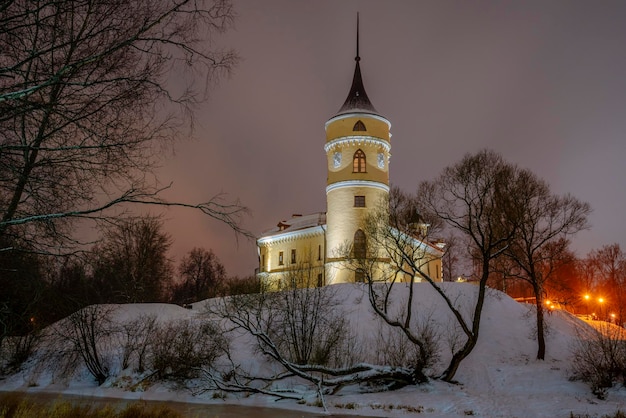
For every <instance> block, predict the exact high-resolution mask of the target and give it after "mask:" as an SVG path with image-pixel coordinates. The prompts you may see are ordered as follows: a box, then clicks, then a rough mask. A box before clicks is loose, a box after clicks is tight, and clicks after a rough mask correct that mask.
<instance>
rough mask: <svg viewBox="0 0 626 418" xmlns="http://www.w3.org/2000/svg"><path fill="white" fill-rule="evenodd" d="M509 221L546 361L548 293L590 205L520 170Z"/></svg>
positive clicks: (510, 250) (511, 249) (512, 250)
mask: <svg viewBox="0 0 626 418" xmlns="http://www.w3.org/2000/svg"><path fill="white" fill-rule="evenodd" d="M510 182H511V184H512V188H510V191H509V193H510V195H509V198H510V200H511V202H512V204H509V205H507V213H506V216H507V219H508V220H509V222H511V224H512V227H514V228H515V231H516V233H515V236H514V239H513V240H511V245H509V246H508V247H507V248H506V250H505V252H506V255H507V256H508V257H509V258H510V259H511V260H512V261H513V262H514V264H515V265H516V266H517V267H518V268H519V271H520V273H521V275H520V278H522V279H524V280H526V281H528V282H529V283H530V284H531V286H532V288H533V293H534V296H535V302H536V303H535V306H536V313H537V315H536V320H537V321H536V326H537V358H538V359H540V360H543V359H544V358H545V352H546V346H545V344H546V343H545V332H544V319H543V314H544V303H543V301H544V292H545V286H546V282H547V281H548V280H550V279H551V278H552V277H553V275H554V272H555V270H556V266H557V265H558V261H559V260H560V259H562V258H563V256H564V255H566V253H567V252H568V251H567V248H568V241H567V238H568V237H569V236H571V235H573V234H575V233H577V232H578V231H580V230H581V229H584V228H587V227H588V224H587V215H588V214H589V213H590V212H591V207H590V206H589V204H588V203H583V202H581V201H579V200H578V199H576V198H574V197H573V196H570V195H566V196H562V197H561V196H556V195H553V194H552V193H551V192H550V188H549V186H548V185H547V184H546V183H545V182H544V181H542V180H540V179H539V178H538V177H537V176H536V175H535V174H533V173H532V172H530V171H528V170H518V172H517V175H516V176H515V178H511V179H510Z"/></svg>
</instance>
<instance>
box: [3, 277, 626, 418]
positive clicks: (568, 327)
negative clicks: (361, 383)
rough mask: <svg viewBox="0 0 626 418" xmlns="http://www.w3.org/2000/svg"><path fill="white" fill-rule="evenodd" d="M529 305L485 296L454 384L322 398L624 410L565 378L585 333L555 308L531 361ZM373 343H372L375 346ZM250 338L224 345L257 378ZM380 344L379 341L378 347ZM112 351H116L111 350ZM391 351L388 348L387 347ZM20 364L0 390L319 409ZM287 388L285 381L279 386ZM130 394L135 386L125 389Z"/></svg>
mask: <svg viewBox="0 0 626 418" xmlns="http://www.w3.org/2000/svg"><path fill="white" fill-rule="evenodd" d="M444 285H445V286H446V293H447V294H448V295H449V297H450V299H451V300H453V301H454V303H455V305H456V306H458V307H460V310H461V312H463V313H464V314H465V315H466V316H469V314H470V312H471V311H472V306H473V301H474V298H475V294H476V287H475V286H473V285H471V284H457V283H445V284H444ZM415 286H416V288H415V290H416V299H415V301H414V304H413V312H414V313H415V315H416V316H419V317H420V318H421V319H420V320H421V321H422V322H423V323H430V324H431V326H433V327H434V328H435V329H436V330H437V334H438V335H439V338H438V341H439V353H440V360H439V362H438V363H437V364H436V365H435V366H433V367H432V369H431V370H430V372H431V374H433V375H436V374H437V373H440V372H441V369H442V368H443V367H445V365H447V360H448V359H449V358H450V355H451V354H450V348H449V345H450V344H451V343H454V342H453V341H452V340H453V338H451V336H452V335H453V331H454V326H453V325H454V323H453V321H452V317H451V315H450V314H449V312H448V310H447V308H446V307H445V305H444V304H443V303H442V301H441V298H440V297H439V296H438V295H437V294H436V293H435V292H434V290H433V289H432V288H431V287H430V285H428V284H426V283H420V284H415ZM326 289H327V290H325V291H328V292H333V294H334V298H335V300H337V301H340V303H339V304H338V305H337V306H335V307H334V308H333V309H337V310H340V311H341V312H342V314H343V315H344V316H345V318H346V319H347V320H349V321H350V324H351V325H350V327H351V329H352V330H353V332H355V333H356V335H357V336H358V338H359V341H360V344H361V345H362V347H361V348H363V349H365V350H366V351H367V350H373V349H374V345H375V344H374V343H373V341H374V340H376V339H377V338H378V339H379V337H377V336H378V335H380V329H381V328H380V327H381V323H380V321H379V320H378V319H376V317H375V315H374V313H373V311H372V308H371V307H370V305H369V300H368V298H367V294H366V288H365V286H364V285H358V284H345V285H336V286H330V287H328V288H326ZM406 289H407V288H406V286H403V287H401V288H398V289H396V293H394V294H393V297H394V298H395V299H396V300H398V301H400V300H402V298H403V293H404V292H405V291H406ZM219 302H220V301H219V300H209V301H206V302H199V303H196V304H194V305H193V309H183V308H181V307H178V306H174V305H167V304H135V305H108V306H109V308H111V309H112V316H111V318H112V320H113V321H114V322H128V321H129V320H132V319H133V318H137V317H139V316H141V315H144V316H145V315H154V316H155V318H156V319H157V321H158V322H162V323H164V322H167V321H170V320H173V319H193V318H199V317H204V315H206V314H205V313H203V312H204V306H205V304H206V303H208V304H211V305H215V304H216V303H219ZM533 322H534V318H533V308H532V306H530V305H522V304H519V303H517V302H515V301H514V300H512V299H511V298H509V297H508V296H506V295H504V294H502V293H500V292H497V291H493V290H489V291H488V295H487V299H486V302H485V306H484V311H483V316H482V321H481V329H480V337H479V341H478V344H477V346H476V347H475V349H474V351H473V352H472V353H471V355H470V356H469V357H468V358H467V359H465V360H464V361H463V363H461V366H460V368H459V370H458V373H457V375H456V376H455V379H456V380H457V381H458V384H447V383H444V382H441V381H438V380H431V382H430V383H428V384H424V385H419V386H407V387H404V388H402V389H400V390H396V391H389V392H379V393H363V391H362V388H358V387H346V388H344V389H342V390H340V391H339V392H338V393H337V394H334V395H328V396H327V397H326V402H327V405H328V406H329V410H330V411H331V412H333V413H341V414H356V415H362V416H367V415H371V416H381V415H384V416H402V417H405V416H418V415H419V416H430V417H439V416H467V415H474V416H484V417H569V416H570V413H573V414H576V415H584V416H587V414H588V415H589V416H602V415H603V414H608V413H615V411H617V410H618V409H621V410H622V411H624V410H626V390H625V389H612V390H611V391H609V393H608V397H607V399H606V400H598V399H597V398H596V397H595V396H594V395H593V394H592V393H591V391H590V389H589V387H588V386H587V385H586V384H584V383H581V382H575V381H570V379H569V377H570V375H571V363H570V362H571V357H572V355H571V349H572V346H573V344H574V341H575V339H576V335H577V332H576V329H577V328H581V327H582V328H584V327H588V325H587V324H585V323H584V322H582V321H581V320H579V319H578V318H576V317H574V316H572V315H570V314H568V313H566V312H562V311H555V312H553V313H552V314H550V315H548V317H547V324H548V328H549V333H548V336H547V356H546V360H545V361H537V360H535V354H536V349H537V348H536V341H535V339H534V336H533ZM379 340H380V339H379ZM251 341H252V340H251V338H250V337H249V336H245V335H240V336H238V337H237V338H234V339H233V341H232V346H233V353H234V354H235V356H234V357H235V361H236V362H238V363H240V364H242V367H246V368H248V369H249V370H254V371H260V370H263V369H264V368H266V367H267V364H266V363H267V359H266V358H264V357H261V356H259V355H258V354H256V353H255V350H254V349H253V347H252V346H251ZM378 344H379V346H380V341H379V343H378ZM117 349H119V347H118V346H116V345H115V344H112V345H111V350H117ZM389 349H393V344H390V345H389ZM34 364H35V363H34V362H30V363H27V365H26V367H25V368H24V370H22V371H21V372H20V373H18V374H16V375H13V376H10V377H8V378H7V379H5V380H4V381H0V390H28V391H54V392H64V393H73V394H86V395H91V396H111V397H125V398H142V399H160V400H162V399H170V400H171V399H176V400H181V401H193V402H207V403H216V402H219V403H224V402H226V403H233V404H245V405H263V406H268V405H271V406H274V407H280V408H293V409H301V410H309V411H312V412H318V413H319V412H320V411H321V410H320V409H319V408H318V407H315V406H310V405H306V404H302V403H298V402H296V401H291V400H283V401H280V402H274V401H273V398H271V397H269V396H265V395H253V396H250V397H246V396H243V395H236V394H231V393H228V394H225V395H223V394H222V395H220V397H224V396H225V399H214V397H213V394H212V393H211V392H207V393H204V394H202V395H197V396H191V395H190V394H189V392H188V391H183V390H176V389H174V387H173V386H171V385H165V384H154V385H150V386H147V387H145V388H144V389H143V390H145V391H135V392H131V391H128V390H126V391H125V390H122V389H120V386H121V385H120V384H119V382H120V381H121V380H122V378H123V379H127V380H134V381H136V380H137V379H138V376H129V375H128V373H129V372H128V370H121V367H120V365H119V364H118V365H116V366H115V370H112V376H111V377H110V378H109V379H108V380H107V381H106V382H105V383H104V384H103V385H102V386H97V385H96V384H95V383H94V381H93V379H90V377H89V375H88V374H87V373H86V372H84V371H83V372H80V371H79V372H77V373H74V374H73V375H72V377H71V378H70V379H68V380H65V381H60V380H59V379H53V378H51V374H50V373H49V372H45V371H42V370H41V368H37V367H35V365H34ZM285 384H289V383H285ZM134 390H136V389H134Z"/></svg>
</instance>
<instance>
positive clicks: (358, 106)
mask: <svg viewBox="0 0 626 418" xmlns="http://www.w3.org/2000/svg"><path fill="white" fill-rule="evenodd" d="M354 60H355V61H356V65H355V68H354V77H353V78H352V87H350V92H349V93H348V97H347V98H346V101H345V102H344V104H343V106H341V109H339V112H337V115H341V114H343V113H353V112H356V113H375V114H378V112H377V111H376V108H375V107H374V105H372V102H370V99H369V97H367V93H366V92H365V87H364V86H363V78H362V77H361V66H360V64H359V62H360V61H361V57H360V56H359V15H358V14H357V18H356V57H355V58H354Z"/></svg>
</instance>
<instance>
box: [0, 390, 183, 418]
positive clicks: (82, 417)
mask: <svg viewBox="0 0 626 418" xmlns="http://www.w3.org/2000/svg"><path fill="white" fill-rule="evenodd" d="M32 417H41V418H182V415H181V414H180V413H178V412H176V411H174V410H172V409H171V408H169V407H167V406H165V405H153V406H149V405H148V404H146V403H145V402H135V403H131V404H129V405H127V406H126V407H124V408H123V409H119V408H115V407H113V406H110V405H105V406H96V407H94V406H91V405H75V404H73V403H71V402H67V401H55V402H52V403H43V404H39V403H35V402H32V401H28V400H26V399H24V398H23V397H22V396H21V395H20V394H17V393H9V394H7V395H4V396H2V397H0V418H32Z"/></svg>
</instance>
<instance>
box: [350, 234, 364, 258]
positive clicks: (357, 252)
mask: <svg viewBox="0 0 626 418" xmlns="http://www.w3.org/2000/svg"><path fill="white" fill-rule="evenodd" d="M353 249H354V258H365V256H366V255H367V240H366V238H365V232H363V230H361V229H359V230H357V231H356V232H355V233H354V248H353Z"/></svg>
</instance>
